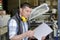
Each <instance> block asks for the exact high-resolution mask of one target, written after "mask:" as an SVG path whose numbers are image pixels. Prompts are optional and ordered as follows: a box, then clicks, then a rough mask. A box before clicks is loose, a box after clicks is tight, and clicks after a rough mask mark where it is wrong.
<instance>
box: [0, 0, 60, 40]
mask: <svg viewBox="0 0 60 40" xmlns="http://www.w3.org/2000/svg"><path fill="white" fill-rule="evenodd" d="M24 2H28V3H30V4H31V6H32V8H33V9H34V8H35V7H37V6H39V5H41V4H43V3H47V4H48V6H49V8H50V10H49V11H48V12H46V13H45V14H43V15H40V16H39V17H36V18H34V19H32V20H31V21H30V24H31V25H30V26H31V27H32V28H30V29H31V30H33V29H34V28H36V27H37V26H38V25H40V24H42V22H45V23H46V24H48V25H49V26H50V27H51V28H52V29H53V32H52V33H51V34H49V35H48V36H47V37H46V40H57V39H58V40H60V25H59V24H60V6H59V5H60V0H0V40H7V37H8V35H7V33H8V27H7V22H8V20H9V19H10V18H11V17H12V16H13V15H14V13H15V12H16V9H17V8H18V6H20V4H21V3H24ZM31 40H37V39H31Z"/></svg>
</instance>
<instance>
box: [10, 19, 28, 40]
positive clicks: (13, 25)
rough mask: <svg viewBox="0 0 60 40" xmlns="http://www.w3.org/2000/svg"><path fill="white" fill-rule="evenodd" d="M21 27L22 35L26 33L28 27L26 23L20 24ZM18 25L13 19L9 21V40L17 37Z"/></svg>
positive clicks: (25, 39) (26, 39)
mask: <svg viewBox="0 0 60 40" xmlns="http://www.w3.org/2000/svg"><path fill="white" fill-rule="evenodd" d="M22 25H23V33H25V32H26V31H28V25H27V23H26V22H24V23H23V22H22ZM17 27H18V25H17V22H16V21H15V20H14V19H11V20H10V22H9V38H12V37H13V36H15V35H17V31H18V28H17ZM23 40H28V37H26V38H24V39H23Z"/></svg>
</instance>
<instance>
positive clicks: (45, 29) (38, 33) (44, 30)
mask: <svg viewBox="0 0 60 40" xmlns="http://www.w3.org/2000/svg"><path fill="white" fill-rule="evenodd" d="M52 31H53V30H52V29H51V28H50V27H49V26H48V25H47V24H45V23H42V24H41V25H39V26H38V27H37V28H36V29H34V37H36V38H37V39H38V40H41V38H42V37H43V36H47V35H48V34H50V33H51V32H52Z"/></svg>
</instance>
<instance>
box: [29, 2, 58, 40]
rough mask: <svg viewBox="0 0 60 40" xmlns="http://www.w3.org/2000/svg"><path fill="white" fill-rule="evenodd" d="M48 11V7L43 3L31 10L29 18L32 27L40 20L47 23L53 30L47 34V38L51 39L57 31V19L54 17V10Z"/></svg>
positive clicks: (38, 23)
mask: <svg viewBox="0 0 60 40" xmlns="http://www.w3.org/2000/svg"><path fill="white" fill-rule="evenodd" d="M48 11H50V10H49V7H48V5H47V4H45V3H44V4H42V5H40V6H38V7H36V8H34V9H33V10H32V12H31V15H30V17H29V20H30V23H31V26H32V28H33V29H34V28H35V27H37V26H38V25H40V24H41V23H42V22H44V23H46V24H48V25H49V26H50V27H51V28H52V29H53V30H54V31H53V32H52V33H51V34H49V40H53V39H54V37H56V36H57V31H58V30H57V29H58V25H57V20H55V19H54V16H55V13H56V11H54V12H53V11H51V12H50V13H49V12H48Z"/></svg>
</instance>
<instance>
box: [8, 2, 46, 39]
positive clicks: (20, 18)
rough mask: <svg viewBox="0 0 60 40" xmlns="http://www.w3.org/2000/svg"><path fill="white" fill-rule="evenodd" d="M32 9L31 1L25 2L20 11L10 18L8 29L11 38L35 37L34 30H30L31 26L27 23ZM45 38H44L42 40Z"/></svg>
mask: <svg viewBox="0 0 60 40" xmlns="http://www.w3.org/2000/svg"><path fill="white" fill-rule="evenodd" d="M31 10H32V8H31V7H30V4H29V3H23V4H21V7H20V8H19V12H18V13H16V15H15V16H13V17H12V18H11V19H10V20H9V23H8V28H9V30H8V31H9V39H10V40H28V38H29V37H33V35H34V31H32V30H29V31H28V28H29V26H28V24H27V20H28V17H29V15H30V13H31ZM44 39H45V38H42V40H44Z"/></svg>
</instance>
